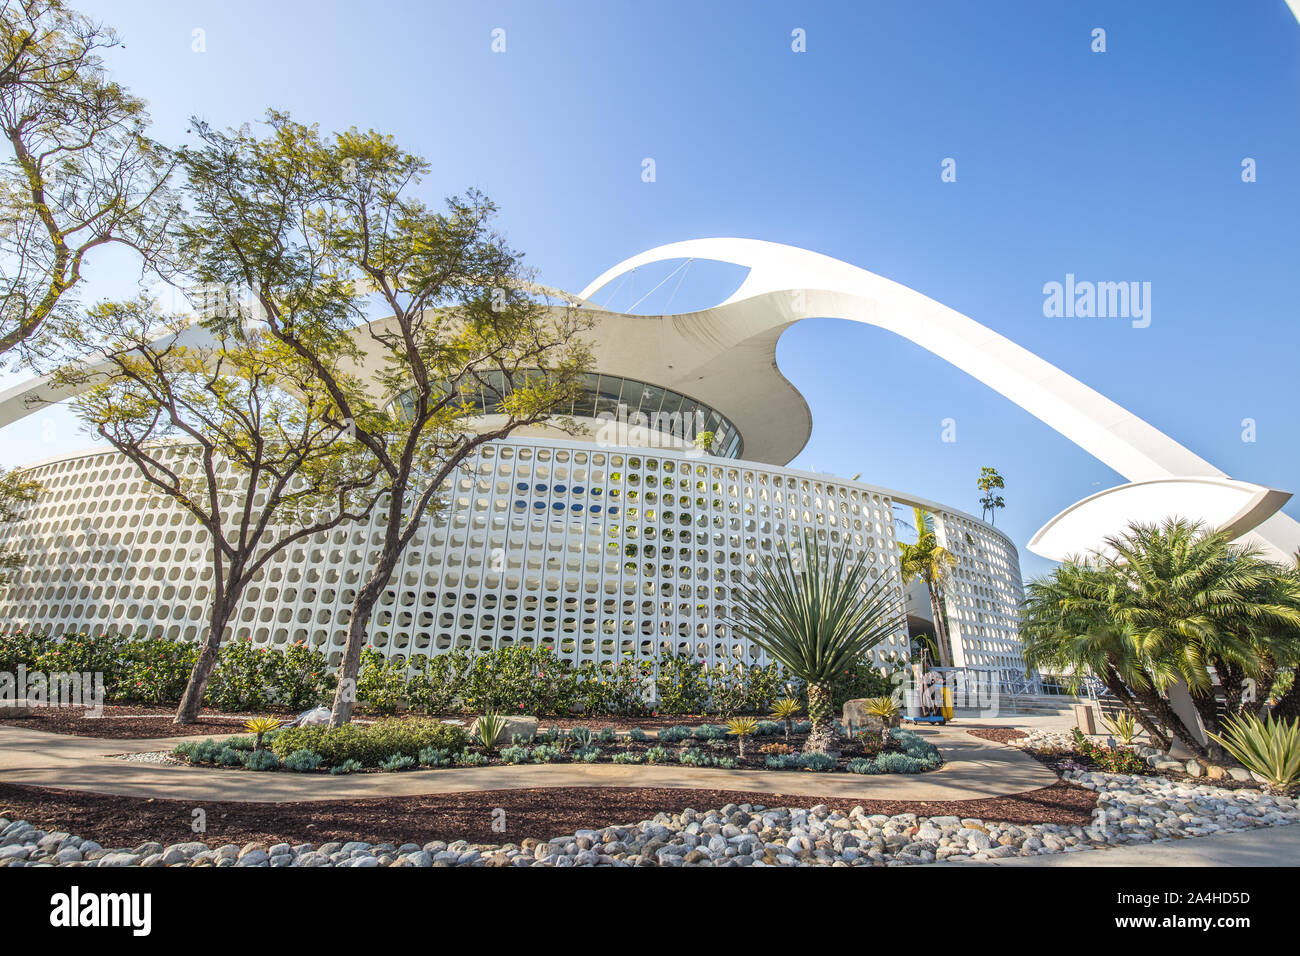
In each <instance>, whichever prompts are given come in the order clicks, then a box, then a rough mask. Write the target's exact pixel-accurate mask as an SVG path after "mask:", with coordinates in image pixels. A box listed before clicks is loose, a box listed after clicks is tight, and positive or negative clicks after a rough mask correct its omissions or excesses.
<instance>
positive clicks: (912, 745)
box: [847, 730, 943, 774]
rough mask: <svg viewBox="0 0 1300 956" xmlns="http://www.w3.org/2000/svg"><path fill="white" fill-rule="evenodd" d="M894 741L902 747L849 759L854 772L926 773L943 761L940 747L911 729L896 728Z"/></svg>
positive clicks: (936, 767)
mask: <svg viewBox="0 0 1300 956" xmlns="http://www.w3.org/2000/svg"><path fill="white" fill-rule="evenodd" d="M891 739H892V741H893V742H894V743H895V744H896V745H897V746H899V747H901V748H902V750H901V752H900V751H898V750H887V751H878V752H877V754H876V756H874V757H858V758H856V759H854V760H851V761H849V763H848V765H847V769H848V770H849V771H850V772H852V773H865V774H876V773H925V772H926V771H929V770H936V769H938V767H939V765H940V764H941V763H943V758H942V757H941V756H940V755H939V748H938V747H936V746H935V745H934V744H932V743H930V742H929V741H927V740H924V739H922V738H921V737H920V736H919V735H918V734H916V733H914V732H912V731H910V730H895V731H893V733H892V734H891Z"/></svg>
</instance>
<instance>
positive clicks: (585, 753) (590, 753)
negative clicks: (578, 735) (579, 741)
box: [571, 744, 600, 763]
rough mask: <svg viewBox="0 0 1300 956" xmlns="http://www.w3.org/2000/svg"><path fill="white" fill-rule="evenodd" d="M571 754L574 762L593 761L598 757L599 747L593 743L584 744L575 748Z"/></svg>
mask: <svg viewBox="0 0 1300 956" xmlns="http://www.w3.org/2000/svg"><path fill="white" fill-rule="evenodd" d="M571 756H572V757H573V762H574V763H595V762H596V760H597V759H598V758H599V757H600V748H599V747H597V746H596V745H595V744H585V745H583V746H581V747H578V748H576V749H575V750H574V751H573V753H572V755H571Z"/></svg>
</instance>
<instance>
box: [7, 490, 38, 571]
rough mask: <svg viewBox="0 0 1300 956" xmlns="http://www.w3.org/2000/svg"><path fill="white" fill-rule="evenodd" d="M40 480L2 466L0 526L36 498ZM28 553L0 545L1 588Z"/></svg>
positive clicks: (9, 520)
mask: <svg viewBox="0 0 1300 956" xmlns="http://www.w3.org/2000/svg"><path fill="white" fill-rule="evenodd" d="M40 493H41V485H40V482H37V481H33V480H31V479H30V478H27V477H26V476H25V475H24V474H23V473H22V472H21V471H19V470H17V469H12V468H0V526H3V525H6V524H8V523H9V522H11V521H13V520H14V519H15V518H17V517H18V514H19V512H20V511H21V510H22V507H23V505H26V504H29V503H30V502H33V501H35V500H36V498H37V497H38V496H39V495H40ZM25 560H26V555H24V554H23V553H22V552H21V551H18V550H15V549H14V548H12V547H11V546H10V545H7V544H6V545H0V589H3V588H4V586H5V585H6V584H8V583H9V580H10V578H11V577H12V576H13V572H14V571H15V570H17V569H18V568H20V567H22V565H23V563H24V561H25Z"/></svg>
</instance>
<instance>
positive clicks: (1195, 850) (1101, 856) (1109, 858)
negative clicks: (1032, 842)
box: [923, 824, 1300, 867]
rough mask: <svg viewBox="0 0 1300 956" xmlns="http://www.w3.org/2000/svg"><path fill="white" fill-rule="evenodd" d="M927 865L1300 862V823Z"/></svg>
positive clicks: (1258, 864)
mask: <svg viewBox="0 0 1300 956" xmlns="http://www.w3.org/2000/svg"><path fill="white" fill-rule="evenodd" d="M923 865H925V866H930V867H936V866H1300V824H1292V825H1290V826H1278V827H1263V828H1261V829H1258V830H1245V831H1243V832H1240V833H1213V834H1211V835H1209V836H1203V837H1196V838H1195V839H1188V840H1161V841H1160V842H1158V843H1148V844H1145V845H1143V846H1117V847H1113V848H1107V849H1099V850H1079V851H1077V852H1075V853H1051V854H1041V855H1039V856H1013V857H1008V858H1006V859H1002V860H987V861H981V862H979V863H976V862H973V861H971V860H966V861H960V862H959V861H952V862H948V861H946V860H945V861H944V862H942V863H927V864H923Z"/></svg>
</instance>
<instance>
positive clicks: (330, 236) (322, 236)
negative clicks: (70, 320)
mask: <svg viewBox="0 0 1300 956" xmlns="http://www.w3.org/2000/svg"><path fill="white" fill-rule="evenodd" d="M268 126H269V134H268V135H267V136H266V137H265V138H261V139H259V138H257V137H255V136H254V135H252V134H251V133H250V132H249V131H248V130H247V129H241V130H236V131H227V132H221V131H218V130H215V129H213V128H211V127H208V126H206V125H204V124H202V123H197V124H196V128H197V129H198V132H199V135H200V136H201V138H202V140H203V146H202V147H201V148H199V149H196V150H191V151H187V152H186V153H185V155H184V157H183V163H184V167H185V171H186V174H187V177H188V187H187V188H188V194H189V197H190V199H191V200H192V205H193V207H194V210H195V211H194V215H193V216H191V217H190V218H188V219H187V221H186V222H185V224H184V225H183V227H182V229H181V230H180V239H181V243H180V244H181V247H182V249H184V250H185V251H186V252H187V253H188V254H189V258H190V261H192V262H194V263H196V264H197V272H198V278H200V279H201V280H202V281H210V282H219V283H223V284H227V285H232V286H239V287H243V288H247V289H249V290H250V291H251V294H252V295H253V297H254V298H255V300H256V302H257V303H258V306H259V308H260V310H261V314H262V315H263V317H264V318H265V320H266V322H267V327H268V330H269V333H270V334H271V335H272V336H274V337H275V338H276V339H277V340H278V341H280V342H282V343H283V344H284V345H285V346H286V347H287V348H288V349H290V350H291V351H292V352H293V353H294V354H295V355H297V356H298V358H299V359H300V360H301V361H302V362H303V363H304V364H305V365H307V366H308V367H311V368H312V369H314V370H315V372H316V375H317V378H318V380H319V382H320V384H321V387H323V388H324V389H325V390H326V392H327V394H328V395H329V396H330V397H331V399H332V401H333V403H334V406H335V408H336V410H337V414H338V415H339V416H341V418H340V423H341V424H345V425H346V427H347V428H348V429H349V431H350V433H351V434H352V435H353V436H354V438H355V440H356V442H357V443H358V444H359V445H360V446H361V447H362V448H364V449H365V450H366V451H367V452H368V453H369V454H370V456H371V457H372V458H373V460H374V462H375V464H376V467H377V469H378V473H379V480H380V482H381V484H382V487H383V490H384V492H385V496H384V498H383V501H382V503H381V511H380V514H381V526H382V541H381V542H380V543H379V544H378V545H377V546H376V548H375V550H374V551H372V553H371V554H370V555H369V556H368V563H369V567H370V570H369V572H368V574H367V576H366V578H365V580H364V581H362V582H361V584H360V586H359V587H358V588H357V591H356V595H355V598H354V600H353V604H352V608H351V610H350V612H349V615H348V618H347V625H348V633H347V642H346V646H345V649H344V652H343V659H342V662H341V664H340V668H339V687H338V692H337V694H336V696H335V700H334V706H333V710H332V714H331V723H332V724H333V725H335V726H339V725H341V724H344V723H347V722H348V721H349V720H350V719H351V714H352V709H353V705H354V703H355V686H356V677H357V673H358V670H359V668H360V663H361V652H362V650H363V648H364V647H365V644H366V635H367V631H368V628H369V625H370V618H371V614H372V612H373V610H374V608H375V605H376V604H377V603H378V602H379V600H380V598H381V597H382V595H383V594H384V591H385V590H386V589H387V588H388V587H390V580H391V577H392V574H393V570H394V568H395V567H396V566H397V562H398V561H399V560H400V558H401V555H402V553H403V551H404V550H405V548H406V547H407V545H408V544H409V543H410V541H411V539H412V538H413V537H414V536H415V534H416V532H417V531H418V530H419V528H420V526H421V524H422V523H423V522H424V521H425V520H426V518H427V517H428V516H429V514H430V513H431V512H433V511H435V510H436V509H437V508H438V507H439V506H440V505H441V504H442V502H441V499H440V495H441V494H442V493H443V491H444V490H445V488H446V487H447V484H448V482H449V481H450V480H451V479H452V478H453V477H454V476H455V475H456V474H457V473H458V472H459V471H460V470H461V469H462V467H463V465H464V464H465V462H466V461H467V459H469V458H470V457H471V456H472V455H473V454H474V453H475V452H476V451H477V450H478V449H479V448H480V447H482V446H483V445H485V444H487V443H489V442H492V441H495V440H498V439H501V438H505V437H507V436H508V435H510V434H511V433H512V432H514V431H515V430H516V429H519V428H521V427H524V426H528V425H534V424H540V423H554V422H555V410H556V409H557V408H560V407H564V406H567V405H568V403H569V402H570V400H571V399H572V398H573V397H574V396H575V395H576V394H577V393H578V391H579V389H580V387H581V382H582V375H583V373H584V372H585V370H586V369H587V368H588V367H589V364H590V360H591V355H590V351H589V349H588V348H587V346H586V344H585V342H584V341H583V338H582V334H583V333H584V332H585V331H586V330H587V329H589V328H590V327H591V321H590V319H589V317H588V315H587V314H586V313H584V312H582V311H581V310H580V309H578V308H576V307H575V306H574V305H573V304H570V305H568V306H563V305H550V304H548V303H547V302H546V301H544V300H543V299H542V297H541V296H540V295H539V294H538V292H537V291H536V290H535V287H534V286H533V285H532V276H531V275H530V274H529V273H528V271H527V270H526V269H525V268H524V266H523V262H522V257H521V255H520V254H519V253H518V252H516V251H515V250H513V249H512V248H511V247H510V246H509V245H508V244H507V243H506V242H505V240H504V239H503V238H502V237H501V236H500V235H499V234H498V233H496V232H495V231H494V230H493V229H492V226H491V220H492V218H493V216H494V214H495V211H496V210H495V206H494V205H493V204H492V203H491V202H490V201H488V200H487V199H486V198H485V197H483V196H482V195H481V194H479V193H476V192H470V193H468V194H466V195H465V196H462V197H455V198H452V199H450V200H448V202H447V204H446V211H445V212H441V213H440V212H435V211H433V210H432V209H430V208H429V207H427V206H426V205H425V204H424V203H423V202H422V201H421V200H420V199H419V198H418V197H417V196H415V195H414V189H415V187H416V185H417V184H418V182H419V180H420V179H421V177H422V176H423V175H424V174H426V173H427V171H428V168H429V167H428V164H427V163H426V162H425V161H424V160H423V159H421V158H419V157H417V156H413V155H411V154H409V153H406V152H404V151H403V150H401V149H400V148H399V147H398V146H397V145H396V144H395V143H394V142H393V141H392V140H391V139H390V138H389V137H386V136H382V135H380V134H378V133H375V132H373V131H372V132H367V133H361V132H358V131H357V130H355V129H353V130H349V131H347V132H345V133H340V134H336V135H334V136H332V137H328V138H326V137H322V136H321V135H320V133H319V132H318V131H317V129H316V128H314V127H307V126H303V125H301V124H298V123H295V122H293V121H292V120H291V119H290V118H289V117H288V116H286V115H285V114H282V113H275V112H272V113H270V114H268ZM372 309H373V310H382V313H386V314H387V317H385V318H382V319H379V320H376V321H369V319H370V314H369V310H372ZM350 383H360V386H361V387H359V388H356V389H352V388H349V384H350ZM485 413H486V414H485ZM560 424H562V425H567V426H569V427H572V423H571V422H561V423H560Z"/></svg>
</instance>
